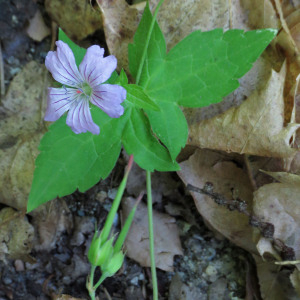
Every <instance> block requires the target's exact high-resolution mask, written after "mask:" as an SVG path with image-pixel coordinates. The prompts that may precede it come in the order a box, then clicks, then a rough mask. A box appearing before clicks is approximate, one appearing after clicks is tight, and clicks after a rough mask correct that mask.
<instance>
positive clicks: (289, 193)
mask: <svg viewBox="0 0 300 300" xmlns="http://www.w3.org/2000/svg"><path fill="white" fill-rule="evenodd" d="M272 176H273V177H274V176H275V175H272ZM295 176H297V175H291V174H286V175H285V176H283V175H282V173H279V174H278V177H277V178H278V179H279V178H281V179H282V181H283V183H271V184H267V185H264V186H263V187H261V188H259V189H258V190H257V191H256V192H255V193H254V206H253V212H254V214H255V215H256V216H257V217H258V218H259V219H260V220H262V221H264V222H268V223H271V224H273V225H274V236H273V242H272V246H273V249H274V250H275V251H277V253H278V254H279V255H280V256H281V258H282V259H283V260H294V259H296V260H299V259H300V242H299V241H300V206H299V194H300V184H299V182H300V181H299V178H300V176H298V180H295ZM275 177H276V176H275ZM269 242H270V241H269ZM261 252H262V251H261ZM261 254H262V255H263V254H264V253H261Z"/></svg>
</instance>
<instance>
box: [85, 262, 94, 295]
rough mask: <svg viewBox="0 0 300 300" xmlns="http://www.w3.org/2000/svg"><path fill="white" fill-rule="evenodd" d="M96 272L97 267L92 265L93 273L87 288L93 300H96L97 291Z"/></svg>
mask: <svg viewBox="0 0 300 300" xmlns="http://www.w3.org/2000/svg"><path fill="white" fill-rule="evenodd" d="M95 270H96V266H93V265H92V266H91V273H90V276H89V278H88V281H87V284H86V288H87V290H88V291H89V295H90V297H91V299H92V300H95V291H96V289H94V275H95Z"/></svg>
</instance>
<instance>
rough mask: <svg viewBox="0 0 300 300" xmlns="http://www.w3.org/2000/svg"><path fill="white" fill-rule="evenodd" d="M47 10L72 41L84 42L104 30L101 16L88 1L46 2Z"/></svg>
mask: <svg viewBox="0 0 300 300" xmlns="http://www.w3.org/2000/svg"><path fill="white" fill-rule="evenodd" d="M45 8H46V11H47V13H48V14H49V15H50V17H51V18H52V20H53V21H55V22H56V23H57V24H58V25H59V26H60V27H61V28H62V29H63V30H64V31H65V32H66V34H67V35H68V36H69V37H70V38H71V39H74V40H82V39H84V38H86V37H87V36H88V35H90V34H93V33H94V32H95V31H96V30H98V29H101V28H102V18H101V14H100V12H99V10H98V9H95V8H93V7H92V6H91V2H90V1H88V0H64V1H60V0H46V1H45Z"/></svg>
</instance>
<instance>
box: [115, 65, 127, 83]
mask: <svg viewBox="0 0 300 300" xmlns="http://www.w3.org/2000/svg"><path fill="white" fill-rule="evenodd" d="M114 83H115V84H119V85H121V86H124V85H126V84H128V78H127V75H126V73H125V71H124V69H122V70H121V72H120V75H119V77H118V79H117V80H116V81H115V82H114Z"/></svg>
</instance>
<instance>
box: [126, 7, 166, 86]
mask: <svg viewBox="0 0 300 300" xmlns="http://www.w3.org/2000/svg"><path fill="white" fill-rule="evenodd" d="M152 19H153V16H152V14H151V11H150V8H149V4H148V2H147V4H146V7H145V10H144V13H143V16H142V19H141V21H140V24H139V26H138V29H137V31H136V33H135V35H134V41H133V44H129V45H128V59H129V70H130V73H131V75H132V76H133V77H134V78H135V79H136V76H137V72H138V68H139V65H140V64H141V60H142V54H143V49H144V45H145V43H146V41H147V33H148V31H149V27H150V24H151V22H152ZM165 55H166V43H165V38H164V36H163V34H162V32H161V30H160V28H159V26H158V24H157V22H156V21H155V24H154V27H153V30H152V34H151V37H150V42H149V47H148V49H147V53H146V60H145V63H144V66H143V69H142V75H141V78H140V80H139V83H138V84H139V85H140V86H144V82H147V80H148V79H149V78H148V74H151V76H152V75H153V74H154V73H155V72H156V70H157V69H160V68H161V66H160V64H161V62H162V60H163V59H164V57H165Z"/></svg>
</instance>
